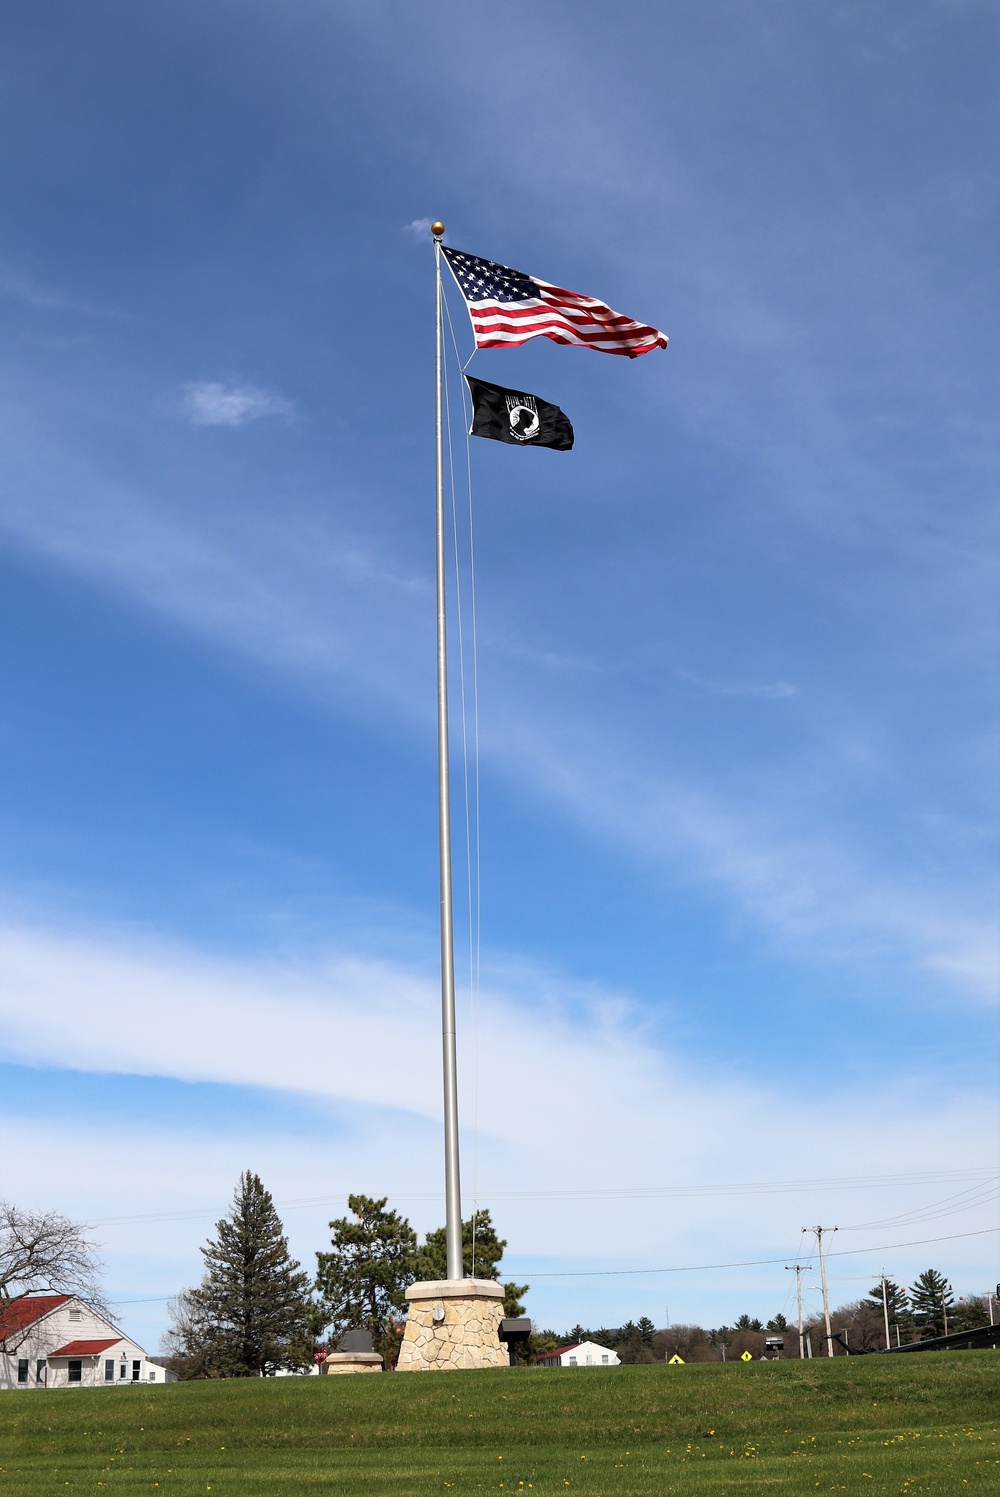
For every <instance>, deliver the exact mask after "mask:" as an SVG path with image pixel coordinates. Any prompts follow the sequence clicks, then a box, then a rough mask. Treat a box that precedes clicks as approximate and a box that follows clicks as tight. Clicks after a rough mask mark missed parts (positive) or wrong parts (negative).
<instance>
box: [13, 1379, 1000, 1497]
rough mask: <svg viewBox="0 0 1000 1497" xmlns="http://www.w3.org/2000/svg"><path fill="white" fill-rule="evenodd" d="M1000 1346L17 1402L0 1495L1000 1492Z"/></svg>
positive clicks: (520, 1496) (227, 1386)
mask: <svg viewBox="0 0 1000 1497" xmlns="http://www.w3.org/2000/svg"><path fill="white" fill-rule="evenodd" d="M998 1431H1000V1352H994V1351H983V1352H959V1353H951V1354H948V1353H937V1354H935V1353H927V1354H925V1355H920V1356H907V1357H900V1358H898V1359H896V1358H893V1359H888V1358H886V1359H882V1358H871V1359H869V1358H856V1359H854V1358H852V1359H848V1358H837V1359H835V1360H833V1361H823V1362H820V1361H814V1362H805V1363H803V1362H777V1363H776V1362H756V1363H752V1364H750V1365H749V1366H743V1365H740V1364H736V1365H732V1364H729V1365H722V1364H717V1363H711V1364H707V1365H701V1366H689V1367H664V1366H656V1367H621V1368H615V1369H610V1368H608V1369H602V1368H587V1369H583V1368H581V1369H577V1370H573V1371H570V1370H566V1371H543V1370H541V1369H536V1368H522V1369H517V1370H516V1371H512V1372H509V1373H508V1372H469V1373H437V1374H434V1373H429V1374H412V1375H410V1374H408V1375H401V1374H397V1375H383V1376H381V1377H331V1378H309V1379H301V1380H300V1379H291V1378H282V1379H277V1380H271V1379H268V1380H267V1381H262V1382H258V1381H254V1382H250V1381H245V1382H244V1381H234V1382H219V1383H177V1384H173V1385H171V1386H168V1387H158V1388H149V1387H136V1388H129V1389H114V1390H111V1389H108V1390H105V1389H103V1388H101V1389H93V1390H90V1389H81V1390H62V1391H59V1392H55V1391H53V1392H50V1393H36V1392H33V1391H32V1392H27V1393H18V1392H9V1393H6V1394H4V1395H3V1397H2V1398H0V1497H3V1494H10V1497H15V1494H17V1497H20V1494H22V1493H25V1494H27V1493H32V1494H34V1493H46V1494H48V1493H61V1492H66V1491H68V1490H72V1491H77V1492H87V1493H129V1494H133V1493H138V1492H144V1493H154V1492H156V1493H162V1494H163V1497H167V1494H169V1497H194V1494H196V1493H197V1494H199V1497H200V1494H203V1493H207V1492H211V1493H212V1494H213V1497H265V1494H266V1497H293V1494H296V1493H306V1494H313V1493H316V1494H318V1493H337V1494H344V1497H355V1494H362V1493H363V1494H365V1497H378V1494H381V1493H386V1494H391V1497H410V1494H413V1497H425V1494H429V1493H435V1494H438V1497H444V1494H447V1493H455V1494H456V1497H457V1494H459V1493H473V1492H475V1493H484V1494H485V1493H495V1494H496V1493H502V1494H503V1497H512V1494H516V1497H527V1494H529V1493H530V1494H531V1497H551V1494H564V1497H584V1494H607V1497H629V1494H660V1493H674V1492H676V1493H695V1492H697V1493H699V1494H701V1493H708V1494H713V1493H741V1492H765V1491H766V1492H772V1491H773V1492H782V1493H792V1492H816V1491H819V1492H829V1491H834V1492H850V1493H856V1492H872V1493H889V1492H892V1493H910V1494H912V1493H918V1492H939V1493H952V1494H953V1493H956V1492H964V1491H966V1490H969V1489H971V1490H973V1491H977V1490H978V1491H982V1492H987V1491H994V1492H1000V1434H998Z"/></svg>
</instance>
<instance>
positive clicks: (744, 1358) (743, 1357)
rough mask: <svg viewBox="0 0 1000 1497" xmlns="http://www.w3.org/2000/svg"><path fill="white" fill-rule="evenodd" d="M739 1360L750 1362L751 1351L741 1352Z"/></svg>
mask: <svg viewBox="0 0 1000 1497" xmlns="http://www.w3.org/2000/svg"><path fill="white" fill-rule="evenodd" d="M740 1361H741V1362H752V1361H753V1355H752V1353H751V1352H748V1351H745V1352H743V1353H742V1354H741V1356H740Z"/></svg>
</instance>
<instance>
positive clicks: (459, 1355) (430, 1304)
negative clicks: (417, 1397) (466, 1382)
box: [396, 1279, 510, 1372]
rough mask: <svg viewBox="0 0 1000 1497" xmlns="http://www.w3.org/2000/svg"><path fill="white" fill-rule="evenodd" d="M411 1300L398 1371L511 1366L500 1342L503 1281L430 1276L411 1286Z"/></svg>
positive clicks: (408, 1295)
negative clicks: (500, 1282) (432, 1277)
mask: <svg viewBox="0 0 1000 1497" xmlns="http://www.w3.org/2000/svg"><path fill="white" fill-rule="evenodd" d="M406 1298H407V1299H408V1300H409V1302H410V1309H409V1313H408V1314H407V1317H406V1330H405V1332H404V1333H403V1344H402V1346H401V1347H400V1350H399V1360H398V1361H397V1363H396V1371H397V1372H433V1371H439V1372H445V1371H453V1370H457V1369H459V1368H469V1367H509V1366H510V1358H509V1356H508V1353H507V1348H506V1347H505V1346H503V1345H501V1342H500V1335H499V1331H500V1322H501V1320H502V1319H503V1285H501V1284H495V1283H493V1281H492V1280H491V1279H426V1280H424V1282H423V1283H418V1284H411V1285H410V1287H409V1289H407V1291H406Z"/></svg>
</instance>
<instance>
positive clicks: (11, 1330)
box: [0, 1294, 74, 1341]
mask: <svg viewBox="0 0 1000 1497" xmlns="http://www.w3.org/2000/svg"><path fill="white" fill-rule="evenodd" d="M73 1297H74V1296H73V1295H72V1294H21V1295H19V1296H18V1297H17V1299H8V1300H4V1299H0V1341H3V1340H4V1339H5V1338H6V1337H7V1336H15V1335H17V1333H18V1331H23V1330H26V1329H27V1327H28V1326H29V1325H34V1323H35V1321H36V1320H41V1318H42V1316H43V1315H48V1313H49V1311H50V1310H58V1308H59V1306H60V1305H64V1304H65V1303H66V1301H67V1300H71V1299H73Z"/></svg>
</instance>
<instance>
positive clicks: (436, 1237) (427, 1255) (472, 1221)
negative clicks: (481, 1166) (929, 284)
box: [414, 1210, 531, 1316]
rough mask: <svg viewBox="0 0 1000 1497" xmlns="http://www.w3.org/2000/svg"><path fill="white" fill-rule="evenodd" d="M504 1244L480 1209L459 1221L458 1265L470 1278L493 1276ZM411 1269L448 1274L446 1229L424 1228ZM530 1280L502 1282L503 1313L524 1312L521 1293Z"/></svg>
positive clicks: (420, 1274)
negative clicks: (422, 1239)
mask: <svg viewBox="0 0 1000 1497" xmlns="http://www.w3.org/2000/svg"><path fill="white" fill-rule="evenodd" d="M506 1246H507V1243H506V1241H505V1240H504V1238H502V1237H498V1236H497V1230H496V1227H494V1225H493V1219H492V1217H491V1216H490V1213H489V1211H488V1210H487V1211H480V1212H478V1213H476V1214H475V1215H473V1216H470V1217H469V1220H468V1221H464V1222H463V1223H462V1267H463V1269H464V1271H465V1274H466V1277H467V1278H470V1279H494V1280H495V1279H496V1278H497V1276H498V1274H499V1271H500V1260H501V1258H502V1257H503V1250H504V1248H505V1247H506ZM414 1270H415V1274H416V1277H417V1278H418V1279H446V1278H447V1277H448V1248H447V1242H446V1230H445V1228H444V1227H438V1228H437V1230H436V1231H434V1232H428V1234H427V1237H426V1238H425V1240H424V1242H423V1245H422V1246H421V1248H420V1250H419V1252H418V1253H417V1256H416V1260H415V1263H414ZM530 1287H531V1286H530V1284H514V1283H509V1284H504V1286H503V1290H504V1295H503V1313H504V1314H505V1315H510V1316H516V1315H523V1314H524V1305H523V1304H522V1303H521V1297H522V1295H525V1294H527V1292H528V1290H529V1289H530Z"/></svg>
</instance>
